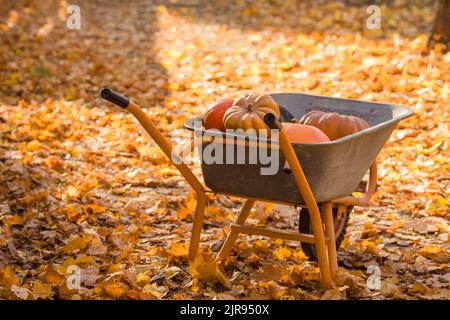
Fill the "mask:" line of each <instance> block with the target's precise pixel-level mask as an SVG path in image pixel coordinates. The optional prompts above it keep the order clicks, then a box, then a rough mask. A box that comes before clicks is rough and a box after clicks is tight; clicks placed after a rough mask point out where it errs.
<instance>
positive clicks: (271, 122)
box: [264, 113, 281, 130]
mask: <svg viewBox="0 0 450 320" xmlns="http://www.w3.org/2000/svg"><path fill="white" fill-rule="evenodd" d="M264 123H265V124H267V126H268V127H269V128H270V129H278V130H281V122H280V121H279V120H278V119H277V117H275V115H274V114H273V113H266V114H265V116H264Z"/></svg>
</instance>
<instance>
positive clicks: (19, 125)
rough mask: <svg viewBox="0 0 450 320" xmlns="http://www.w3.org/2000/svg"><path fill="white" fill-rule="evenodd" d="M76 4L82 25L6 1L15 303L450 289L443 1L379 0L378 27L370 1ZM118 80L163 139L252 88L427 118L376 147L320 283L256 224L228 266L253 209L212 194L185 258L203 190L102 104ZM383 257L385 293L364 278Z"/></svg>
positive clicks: (45, 7) (262, 214) (280, 215)
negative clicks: (196, 243)
mask: <svg viewBox="0 0 450 320" xmlns="http://www.w3.org/2000/svg"><path fill="white" fill-rule="evenodd" d="M71 2H74V3H78V4H79V5H80V7H81V17H82V26H81V30H68V29H67V28H66V27H65V19H66V18H67V16H66V9H65V8H66V7H65V6H66V5H67V3H66V2H64V1H37V0H36V1H6V2H5V3H2V8H0V14H1V15H0V43H1V45H0V297H1V298H3V299H39V298H44V299H105V298H116V299H127V298H129V299H155V298H164V299H182V298H188V299H189V298H193V299H248V298H254V299H259V298H261V299H267V298H272V299H320V298H323V299H336V298H337V299H344V298H350V299H355V298H361V299H392V298H393V299H430V298H437V299H449V298H450V294H449V284H450V266H449V263H450V225H449V179H450V175H449V171H450V170H449V151H448V137H449V127H448V125H449V118H450V117H449V111H448V110H449V104H450V95H449V91H450V85H449V83H450V53H445V52H443V50H442V49H443V48H442V47H441V46H439V45H437V46H436V47H434V48H432V50H430V51H429V52H427V50H426V43H427V32H429V29H430V27H431V21H432V19H433V15H434V9H435V4H434V1H428V2H427V1H398V0H396V1H392V2H390V4H389V6H387V5H382V6H381V9H382V22H381V23H382V24H381V27H382V29H381V30H368V29H367V28H365V21H366V19H367V16H368V14H367V12H366V9H367V5H365V4H361V3H359V2H358V1H331V2H316V1H278V0H274V1H264V2H263V1H261V2H260V1H258V2H251V1H236V2H229V1H214V4H212V2H211V3H210V2H202V1H186V3H188V4H189V5H188V6H183V5H180V3H183V2H180V3H178V4H176V5H172V4H171V5H166V6H164V5H161V4H156V3H155V4H152V3H151V2H149V1H145V2H144V1H137V0H136V1H132V0H130V1H127V2H126V4H125V3H121V2H119V1H110V2H109V3H110V5H109V6H105V5H104V3H103V2H100V1H83V2H80V1H71ZM159 3H160V2H159ZM169 3H171V2H169ZM105 85H107V86H109V87H111V88H114V89H116V90H117V91H119V92H123V93H125V94H127V95H129V96H130V97H133V98H134V99H135V101H137V102H138V103H139V104H141V105H143V106H146V107H147V108H146V112H147V113H148V114H149V115H150V116H151V117H152V118H153V119H155V120H156V122H157V124H158V127H159V128H160V129H161V130H163V131H164V132H165V133H167V134H169V133H171V132H173V131H174V130H176V129H179V128H181V127H182V125H183V123H184V121H185V120H186V119H187V118H189V117H192V116H194V115H199V114H201V113H202V112H203V110H204V108H205V106H206V105H207V104H208V103H209V102H211V101H213V100H214V99H217V98H219V97H224V96H227V97H232V98H235V97H238V96H239V95H242V94H245V93H248V92H250V91H252V92H257V93H267V92H307V93H308V92H309V93H314V94H321V95H328V96H334V97H347V98H356V99H364V100H372V101H385V102H392V103H398V104H402V105H406V106H408V107H410V108H411V109H412V110H414V112H415V115H414V117H412V118H410V119H408V120H406V121H404V122H402V123H401V124H400V125H399V127H398V129H397V130H396V131H395V132H394V133H393V135H392V137H391V139H390V140H389V142H388V143H387V145H386V146H385V148H384V149H383V151H382V152H381V153H380V155H379V164H380V177H379V188H378V192H377V194H376V197H375V201H376V203H377V204H378V206H376V207H372V208H358V209H355V210H354V211H353V212H352V215H351V220H350V224H349V227H348V233H347V236H346V238H345V240H344V242H343V245H342V247H341V249H340V253H339V260H340V266H341V270H340V274H339V278H338V287H337V288H336V289H332V290H328V291H325V290H323V289H322V288H321V287H320V285H319V284H320V283H319V273H318V268H317V265H316V264H315V263H312V262H308V261H307V259H306V257H305V256H304V254H303V253H302V251H301V249H300V247H299V244H298V243H295V242H289V241H287V242H285V241H280V240H271V239H267V238H261V237H256V236H253V237H250V236H245V237H244V236H242V237H240V239H239V240H238V242H237V245H236V246H235V248H234V250H233V252H232V254H231V256H230V257H229V258H228V259H227V260H226V261H225V262H224V263H223V264H222V265H221V266H218V265H216V264H214V263H213V260H212V254H214V253H215V252H217V251H218V249H219V248H220V246H221V243H222V241H223V239H224V236H225V235H226V233H227V232H228V231H229V229H228V228H227V226H228V224H229V223H230V222H232V220H233V218H234V217H235V214H236V213H237V212H238V210H239V207H240V205H241V202H240V200H239V199H234V198H229V197H225V196H211V198H210V200H209V203H208V207H207V210H206V227H205V229H204V230H203V235H202V253H201V254H200V256H199V258H198V259H197V260H196V261H195V262H194V263H193V264H191V265H190V264H189V263H188V261H187V248H188V243H189V236H190V228H191V222H192V212H193V206H194V204H195V199H194V195H193V193H192V192H191V191H190V190H189V187H188V185H187V184H186V183H185V182H184V180H183V179H182V178H180V176H179V175H178V174H177V171H176V170H175V168H174V167H172V166H171V165H170V164H169V163H168V161H167V160H166V159H165V157H164V156H163V154H162V153H161V152H160V151H159V149H158V148H157V147H156V146H155V144H154V143H153V142H152V141H150V140H149V138H148V137H147V135H146V134H145V133H144V131H143V130H142V129H141V128H140V126H139V125H138V124H137V123H136V121H135V120H133V119H132V118H131V116H130V115H128V114H126V113H124V112H122V111H120V110H118V109H117V108H114V107H112V106H111V105H109V104H107V103H105V102H103V101H101V100H100V99H99V98H98V92H99V90H100V88H102V87H103V86H105ZM194 170H195V172H196V173H197V174H198V175H199V176H200V175H201V172H200V170H199V167H198V165H196V166H194ZM249 220H250V222H252V223H255V224H258V225H270V226H273V227H278V228H286V229H295V228H296V227H297V225H298V216H297V213H296V211H295V210H294V209H292V208H288V207H284V206H279V205H274V206H271V205H265V204H262V203H258V204H257V206H256V207H255V209H254V211H253V212H252V214H251V218H250V219H249ZM370 265H375V266H378V267H379V268H380V269H379V270H380V276H381V280H382V281H381V288H380V289H370V288H368V286H367V279H368V278H369V277H370V275H371V273H370V272H368V268H371V267H369V266H370ZM74 266H78V267H79V268H80V269H79V270H80V271H81V282H80V288H79V289H73V288H71V286H68V282H67V277H68V274H70V273H71V272H73V270H74ZM371 270H372V271H373V269H371Z"/></svg>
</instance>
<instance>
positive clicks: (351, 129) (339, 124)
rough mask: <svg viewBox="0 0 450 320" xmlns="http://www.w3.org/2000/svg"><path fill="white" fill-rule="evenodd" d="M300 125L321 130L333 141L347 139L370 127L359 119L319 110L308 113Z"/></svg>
mask: <svg viewBox="0 0 450 320" xmlns="http://www.w3.org/2000/svg"><path fill="white" fill-rule="evenodd" d="M299 123H301V124H306V125H310V126H314V127H316V128H319V129H320V130H322V131H323V132H324V133H325V134H326V135H327V136H328V138H330V139H331V140H336V139H339V138H342V137H345V136H347V135H349V134H352V133H355V132H358V131H361V130H363V129H366V128H368V127H369V125H368V124H367V122H366V121H364V120H363V119H361V118H359V117H354V116H347V115H342V114H339V113H336V112H323V111H319V110H313V111H311V112H308V113H307V114H305V115H304V116H303V117H302V118H301V119H300V121H299Z"/></svg>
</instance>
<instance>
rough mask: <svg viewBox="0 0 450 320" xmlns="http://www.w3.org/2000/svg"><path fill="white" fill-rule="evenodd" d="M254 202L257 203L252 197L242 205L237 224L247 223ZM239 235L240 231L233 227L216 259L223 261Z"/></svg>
mask: <svg viewBox="0 0 450 320" xmlns="http://www.w3.org/2000/svg"><path fill="white" fill-rule="evenodd" d="M254 203H255V200H252V199H247V200H246V201H245V203H244V206H243V207H242V209H241V212H240V213H239V216H238V217H237V219H236V223H237V224H244V223H245V221H246V220H247V218H248V216H249V214H250V211H251V210H252V207H253V204H254ZM238 235H239V232H238V231H236V230H233V229H231V231H230V234H229V235H228V237H227V239H226V240H225V242H224V244H223V246H222V248H221V249H220V251H219V254H218V255H217V258H216V261H221V260H223V259H225V258H226V257H227V256H228V254H229V253H230V251H231V249H232V248H233V244H234V243H235V242H236V239H237V237H238Z"/></svg>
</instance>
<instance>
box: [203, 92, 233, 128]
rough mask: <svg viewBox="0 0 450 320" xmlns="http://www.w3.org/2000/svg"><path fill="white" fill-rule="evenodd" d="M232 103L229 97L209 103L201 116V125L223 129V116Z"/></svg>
mask: <svg viewBox="0 0 450 320" xmlns="http://www.w3.org/2000/svg"><path fill="white" fill-rule="evenodd" d="M232 105H233V100H231V99H221V100H217V101H215V102H213V103H211V104H210V105H209V107H208V110H206V112H205V116H204V117H203V125H204V126H205V128H206V129H217V130H220V131H225V127H224V126H223V116H224V114H225V112H226V111H227V110H228V109H230V108H231V106H232Z"/></svg>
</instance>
